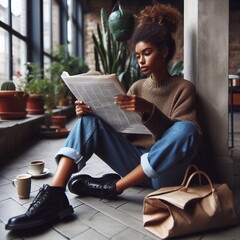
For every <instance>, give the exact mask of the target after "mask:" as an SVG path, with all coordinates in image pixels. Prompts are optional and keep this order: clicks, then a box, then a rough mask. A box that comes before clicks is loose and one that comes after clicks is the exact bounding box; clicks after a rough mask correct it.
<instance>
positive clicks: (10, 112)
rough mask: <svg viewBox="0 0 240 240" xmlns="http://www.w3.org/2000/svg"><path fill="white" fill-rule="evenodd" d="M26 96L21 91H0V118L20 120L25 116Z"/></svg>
mask: <svg viewBox="0 0 240 240" xmlns="http://www.w3.org/2000/svg"><path fill="white" fill-rule="evenodd" d="M27 99H28V95H27V94H25V93H24V92H22V91H14V90H9V91H8V90H4V91H0V118H1V119H22V118H25V116H26V115H27V111H26V105H27Z"/></svg>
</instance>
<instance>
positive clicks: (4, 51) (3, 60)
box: [0, 28, 9, 85]
mask: <svg viewBox="0 0 240 240" xmlns="http://www.w3.org/2000/svg"><path fill="white" fill-rule="evenodd" d="M0 43H1V44H0V56H1V57H0V66H1V67H0V85H2V82H4V81H7V80H9V76H8V74H9V71H8V70H9V64H8V60H9V50H8V48H9V46H8V32H7V31H5V30H4V29H3V28H0Z"/></svg>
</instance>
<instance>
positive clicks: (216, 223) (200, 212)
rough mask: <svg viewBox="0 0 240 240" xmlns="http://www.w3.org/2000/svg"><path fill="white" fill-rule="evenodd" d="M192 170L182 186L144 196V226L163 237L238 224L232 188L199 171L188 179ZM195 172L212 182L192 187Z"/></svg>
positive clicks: (163, 189) (162, 189)
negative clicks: (216, 182) (212, 179)
mask: <svg viewBox="0 0 240 240" xmlns="http://www.w3.org/2000/svg"><path fill="white" fill-rule="evenodd" d="M190 167H195V166H192V165H191V166H190ZM195 168H196V167H195ZM196 169H197V168H196ZM188 172H189V168H188V169H187V171H186V174H185V177H184V181H183V183H182V185H180V186H174V187H166V188H161V189H159V190H157V191H154V192H152V193H150V194H148V195H147V196H146V197H145V199H144V205H143V223H144V227H145V228H146V229H147V230H148V231H150V232H152V233H153V234H155V235H157V236H158V237H160V238H162V239H164V238H168V237H176V236H182V235H188V234H191V233H195V232H201V231H205V230H209V229H213V228H220V227H223V226H230V225H234V224H236V223H237V218H236V214H235V211H234V207H233V197H232V191H231V190H230V189H229V187H228V186H227V185H226V184H213V183H212V181H211V179H210V178H209V176H208V175H207V174H206V173H205V172H203V171H200V170H196V171H195V172H194V173H192V174H191V176H190V177H189V178H187V174H188ZM195 175H198V176H199V181H201V177H205V178H206V179H207V181H208V184H207V185H201V183H200V184H199V185H194V186H191V185H190V183H191V180H192V178H193V177H194V176H195ZM186 182H187V183H186Z"/></svg>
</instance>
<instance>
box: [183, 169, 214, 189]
mask: <svg viewBox="0 0 240 240" xmlns="http://www.w3.org/2000/svg"><path fill="white" fill-rule="evenodd" d="M197 174H199V175H203V176H204V177H205V178H206V179H207V181H208V183H209V185H210V187H211V190H212V192H215V188H214V187H213V184H212V181H211V179H210V178H209V176H208V175H207V174H206V173H205V172H203V171H201V170H197V171H196V172H194V173H193V174H192V175H191V176H190V177H189V179H188V181H187V184H186V185H185V187H184V188H182V189H181V190H182V191H184V192H187V190H188V186H189V184H190V182H191V180H192V178H193V177H194V176H195V175H197Z"/></svg>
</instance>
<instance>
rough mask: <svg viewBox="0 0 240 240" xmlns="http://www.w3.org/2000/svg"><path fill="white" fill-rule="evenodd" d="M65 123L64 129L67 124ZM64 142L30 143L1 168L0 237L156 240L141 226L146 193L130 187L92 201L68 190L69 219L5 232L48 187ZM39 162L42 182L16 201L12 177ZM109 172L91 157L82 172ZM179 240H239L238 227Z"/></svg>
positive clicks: (237, 142)
mask: <svg viewBox="0 0 240 240" xmlns="http://www.w3.org/2000/svg"><path fill="white" fill-rule="evenodd" d="M72 123H73V121H72V122H70V123H69V127H71V126H72ZM235 137H236V140H235V147H236V149H238V150H240V133H239V132H238V133H237V134H235ZM63 142H64V139H55V140H46V139H45V140H41V139H40V140H34V141H33V142H32V143H29V144H28V145H29V146H28V147H26V149H24V151H22V152H19V153H18V154H17V156H16V157H14V159H9V164H8V165H7V166H5V167H4V168H2V169H1V170H0V239H51V240H54V239H57V240H61V239H73V240H78V239H83V240H88V239H92V240H96V239H97V240H101V239H113V240H120V239H124V240H127V239H129V240H132V239H136V240H139V239H145V240H147V239H149V240H150V239H157V238H156V237H155V236H154V235H152V234H151V233H149V232H148V231H146V230H145V229H144V228H143V226H142V202H143V199H144V197H145V196H146V195H147V194H148V193H149V192H151V191H152V190H151V189H145V188H130V189H128V190H127V191H125V192H124V193H123V194H122V195H120V196H119V197H118V198H117V199H115V200H107V199H97V198H91V197H84V198H79V197H77V196H76V195H73V194H71V193H70V192H69V191H68V190H67V192H66V193H67V196H68V198H69V201H70V204H71V205H72V206H73V207H74V215H73V217H71V218H69V219H66V220H65V221H64V222H61V223H57V224H55V225H54V226H52V227H48V228H46V227H42V228H38V229H32V230H27V231H24V230H23V231H17V232H13V231H6V230H5V224H6V223H7V221H8V219H9V218H10V217H12V216H15V215H18V214H21V213H24V212H25V211H26V209H27V208H28V206H29V204H30V202H31V201H32V200H33V198H34V197H35V196H36V194H37V192H38V189H39V187H41V186H42V184H43V183H49V182H50V180H51V177H52V174H53V173H54V171H55V168H56V164H55V162H54V160H53V156H54V154H55V152H56V151H57V150H58V149H59V148H60V147H61V146H62V145H63ZM38 159H43V160H45V162H46V167H47V168H48V169H49V170H50V172H51V174H50V175H49V176H47V177H46V178H43V179H33V181H32V190H31V195H30V199H28V200H20V199H19V198H18V196H17V194H16V189H15V188H14V187H13V186H12V184H11V181H12V179H14V178H15V176H16V175H17V174H20V173H25V172H27V166H28V164H29V162H30V161H32V160H38ZM110 171H112V170H111V169H109V167H108V166H107V165H105V164H104V163H103V162H102V161H101V160H100V159H98V157H96V156H93V157H92V158H91V159H90V160H89V162H88V163H87V166H86V167H85V168H84V170H83V173H88V174H91V175H99V176H101V175H102V174H104V173H106V172H110ZM237 194H239V191H234V196H235V204H236V208H237V209H238V213H239V203H240V201H239V197H238V196H239V195H237ZM180 239H189V240H197V239H199V240H200V239H202V240H210V239H214V240H215V239H218V240H230V239H240V226H236V227H232V228H229V229H224V230H217V231H211V232H207V233H201V234H195V235H192V236H189V237H182V238H180Z"/></svg>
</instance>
